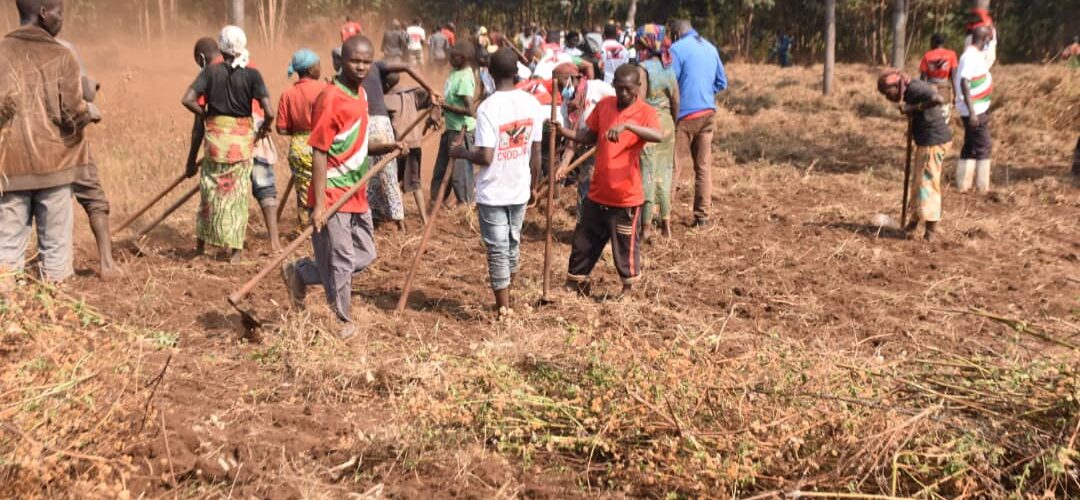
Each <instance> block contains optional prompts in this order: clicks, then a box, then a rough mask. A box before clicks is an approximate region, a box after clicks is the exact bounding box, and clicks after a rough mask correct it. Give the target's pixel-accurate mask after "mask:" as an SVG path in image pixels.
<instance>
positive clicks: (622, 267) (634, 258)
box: [566, 198, 644, 284]
mask: <svg viewBox="0 0 1080 500" xmlns="http://www.w3.org/2000/svg"><path fill="white" fill-rule="evenodd" d="M642 215H643V214H642V212H641V207H640V206H638V207H630V208H617V207H608V206H605V205H601V204H599V203H597V202H595V201H592V200H590V199H588V198H586V199H585V201H584V203H582V206H581V219H580V220H578V222H577V226H575V228H574V241H573V248H572V249H571V251H570V265H569V266H568V269H567V276H566V279H567V280H569V281H572V282H577V283H580V282H584V281H585V280H586V279H588V277H589V273H591V272H592V270H593V267H595V266H596V262H597V261H599V260H600V256H601V255H602V254H603V253H604V247H605V246H607V244H608V241H611V253H612V255H613V256H614V258H615V269H616V271H618V273H619V278H620V279H621V280H622V282H623V283H625V284H630V283H633V282H634V281H636V280H637V279H638V277H639V276H640V275H641V251H640V246H641V236H642V229H643V227H644V226H643V225H642V223H641V222H642Z"/></svg>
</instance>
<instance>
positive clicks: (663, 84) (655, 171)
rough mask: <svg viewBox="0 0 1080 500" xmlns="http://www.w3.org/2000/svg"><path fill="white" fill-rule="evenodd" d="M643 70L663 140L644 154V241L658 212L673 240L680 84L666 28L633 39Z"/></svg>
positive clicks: (646, 29)
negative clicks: (672, 195)
mask: <svg viewBox="0 0 1080 500" xmlns="http://www.w3.org/2000/svg"><path fill="white" fill-rule="evenodd" d="M634 45H635V46H636V48H637V55H638V60H639V61H640V65H641V68H642V69H644V70H645V73H646V74H647V75H648V81H649V84H648V86H647V88H648V90H647V92H646V94H645V102H646V103H648V104H649V106H652V108H653V109H654V110H655V111H656V116H657V118H659V119H660V130H661V131H662V132H663V133H664V140H663V141H660V142H657V143H650V144H647V145H646V146H645V149H643V150H642V151H641V181H642V185H643V186H644V187H645V206H644V207H643V208H644V214H645V217H644V219H643V222H644V228H645V229H644V231H645V235H646V236H645V237H646V238H647V235H648V232H649V230H650V229H651V228H652V222H653V217H655V215H654V210H655V208H659V210H660V228H661V233H662V234H663V235H664V237H665V238H670V237H671V187H672V184H671V181H672V175H673V172H674V170H675V121H676V119H677V115H678V114H679V81H678V79H677V78H676V77H675V72H674V71H672V70H671V69H670V66H671V55H670V54H669V53H668V48H669V47H670V46H671V42H670V40H668V39H667V37H666V36H665V30H664V26H662V25H659V24H646V25H644V26H642V27H640V28H638V30H637V36H635V38H634Z"/></svg>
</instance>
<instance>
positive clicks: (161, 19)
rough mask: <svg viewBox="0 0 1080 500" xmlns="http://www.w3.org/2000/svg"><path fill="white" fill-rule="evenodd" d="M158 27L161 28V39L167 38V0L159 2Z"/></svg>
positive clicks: (159, 0)
mask: <svg viewBox="0 0 1080 500" xmlns="http://www.w3.org/2000/svg"><path fill="white" fill-rule="evenodd" d="M157 8H158V25H159V27H160V28H161V38H165V16H167V15H168V14H167V13H166V11H165V0H158V3H157Z"/></svg>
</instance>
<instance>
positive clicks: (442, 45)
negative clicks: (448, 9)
mask: <svg viewBox="0 0 1080 500" xmlns="http://www.w3.org/2000/svg"><path fill="white" fill-rule="evenodd" d="M450 47H452V45H450V39H449V38H447V36H446V30H445V29H443V30H439V31H436V32H434V33H432V34H431V36H430V37H428V55H429V56H430V58H429V60H430V61H431V65H432V66H434V67H435V69H438V70H442V69H443V68H446V63H447V62H448V61H449V57H450Z"/></svg>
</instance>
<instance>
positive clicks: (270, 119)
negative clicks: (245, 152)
mask: <svg viewBox="0 0 1080 500" xmlns="http://www.w3.org/2000/svg"><path fill="white" fill-rule="evenodd" d="M259 105H260V106H262V109H263V113H265V115H264V119H263V122H262V126H261V127H259V131H258V132H257V133H256V135H255V140H256V141H259V140H262V139H263V138H264V137H266V136H267V135H269V134H270V131H271V130H273V128H274V107H273V105H272V104H270V96H263V97H260V98H259Z"/></svg>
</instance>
